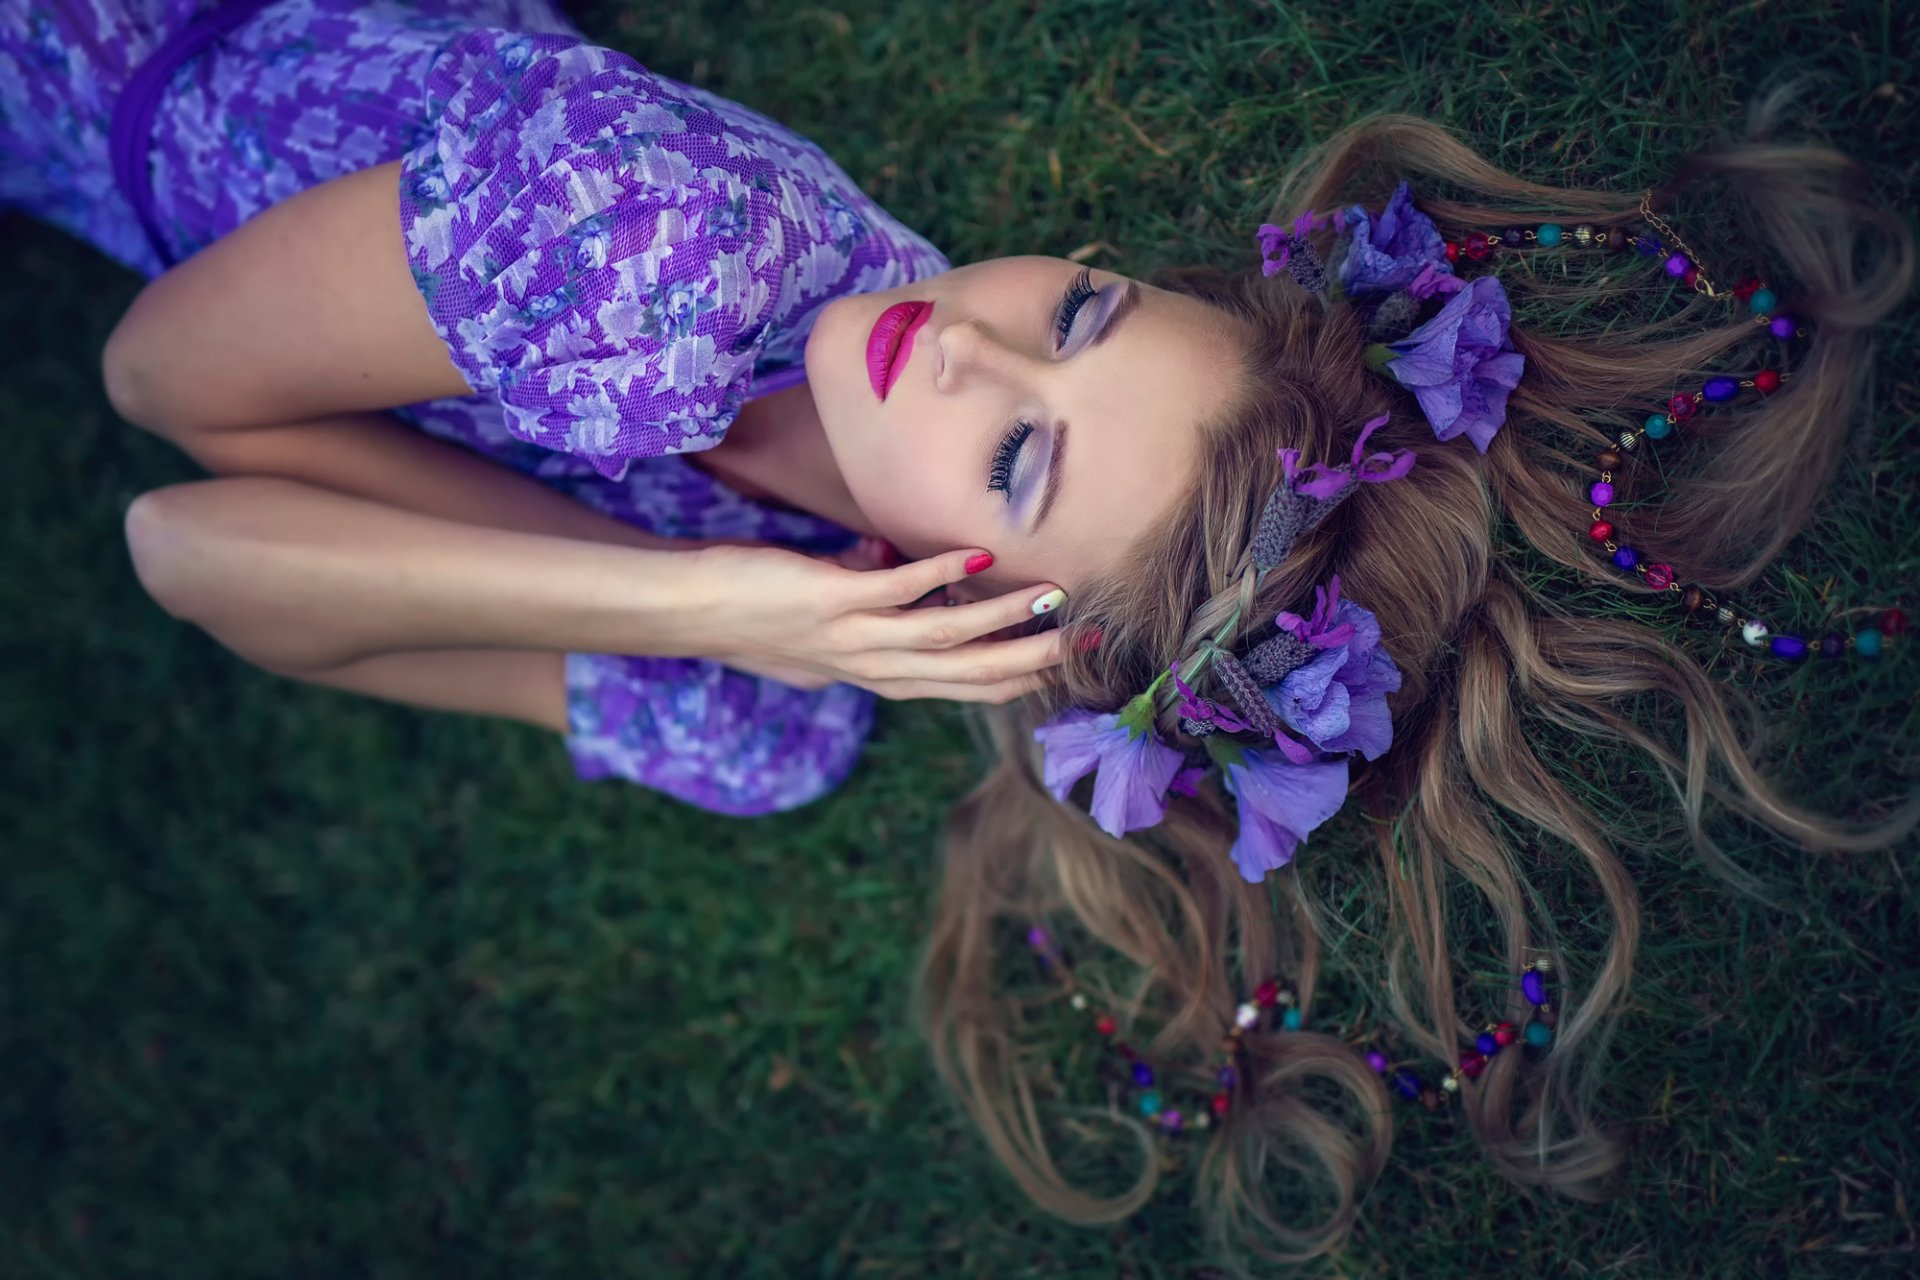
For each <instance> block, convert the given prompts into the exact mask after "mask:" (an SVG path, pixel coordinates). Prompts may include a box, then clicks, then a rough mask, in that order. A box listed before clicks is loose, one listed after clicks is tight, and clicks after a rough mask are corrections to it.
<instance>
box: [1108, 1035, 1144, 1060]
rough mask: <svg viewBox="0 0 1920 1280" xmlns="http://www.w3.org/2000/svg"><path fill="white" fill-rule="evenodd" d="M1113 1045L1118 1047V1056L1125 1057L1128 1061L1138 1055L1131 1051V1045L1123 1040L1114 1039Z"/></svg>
mask: <svg viewBox="0 0 1920 1280" xmlns="http://www.w3.org/2000/svg"><path fill="white" fill-rule="evenodd" d="M1113 1047H1114V1048H1116V1049H1118V1050H1119V1051H1120V1056H1121V1057H1123V1058H1125V1059H1126V1060H1127V1061H1128V1062H1132V1061H1133V1060H1134V1059H1135V1058H1136V1057H1138V1056H1139V1055H1138V1054H1136V1053H1135V1052H1134V1051H1133V1046H1132V1045H1130V1044H1128V1043H1127V1042H1126V1041H1125V1040H1115V1041H1114V1042H1113Z"/></svg>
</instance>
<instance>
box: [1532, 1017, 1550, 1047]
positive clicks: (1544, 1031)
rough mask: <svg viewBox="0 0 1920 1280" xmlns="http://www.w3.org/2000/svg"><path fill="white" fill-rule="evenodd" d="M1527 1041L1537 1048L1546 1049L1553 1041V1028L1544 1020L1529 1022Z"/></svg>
mask: <svg viewBox="0 0 1920 1280" xmlns="http://www.w3.org/2000/svg"><path fill="white" fill-rule="evenodd" d="M1527 1043H1528V1044H1530V1045H1532V1046H1533V1047H1534V1048H1536V1049H1544V1048H1546V1047H1547V1046H1548V1045H1550V1044H1552V1043H1553V1028H1552V1027H1550V1026H1548V1025H1547V1024H1546V1023H1544V1022H1529V1023H1528V1024H1527Z"/></svg>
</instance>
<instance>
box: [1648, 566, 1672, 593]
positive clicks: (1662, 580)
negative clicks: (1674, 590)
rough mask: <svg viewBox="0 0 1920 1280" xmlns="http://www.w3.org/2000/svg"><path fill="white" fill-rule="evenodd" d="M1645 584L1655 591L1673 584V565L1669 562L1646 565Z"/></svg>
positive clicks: (1662, 589) (1663, 589)
mask: <svg viewBox="0 0 1920 1280" xmlns="http://www.w3.org/2000/svg"><path fill="white" fill-rule="evenodd" d="M1647 585H1648V586H1650V587H1652V588H1653V589H1654V590H1655V591H1665V590H1666V589H1667V588H1668V587H1670V586H1672V585H1673V566H1672V565H1670V564H1650V565H1648V566H1647Z"/></svg>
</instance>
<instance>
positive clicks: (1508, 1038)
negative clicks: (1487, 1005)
mask: <svg viewBox="0 0 1920 1280" xmlns="http://www.w3.org/2000/svg"><path fill="white" fill-rule="evenodd" d="M1518 1038H1519V1036H1518V1035H1517V1034H1516V1033H1515V1032H1514V1029H1513V1024H1512V1023H1511V1022H1503V1023H1501V1024H1500V1025H1499V1026H1497V1027H1495V1028H1494V1029H1493V1042H1494V1043H1495V1044H1497V1045H1499V1046H1500V1047H1501V1048H1502V1049H1504V1048H1506V1047H1507V1046H1508V1045H1510V1044H1512V1043H1513V1042H1514V1041H1515V1040H1517V1039H1518Z"/></svg>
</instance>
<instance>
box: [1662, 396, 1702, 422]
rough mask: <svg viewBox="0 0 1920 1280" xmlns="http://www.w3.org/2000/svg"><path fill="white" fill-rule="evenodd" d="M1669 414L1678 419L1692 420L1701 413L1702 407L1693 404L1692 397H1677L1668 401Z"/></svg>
mask: <svg viewBox="0 0 1920 1280" xmlns="http://www.w3.org/2000/svg"><path fill="white" fill-rule="evenodd" d="M1667 412H1668V413H1670V414H1672V415H1673V416H1674V417H1676V418H1691V417H1692V416H1693V415H1694V414H1696V413H1698V412H1700V406H1699V405H1697V404H1695V403H1694V402H1693V397H1692V396H1675V397H1674V398H1673V399H1671V400H1669V401H1667Z"/></svg>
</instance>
